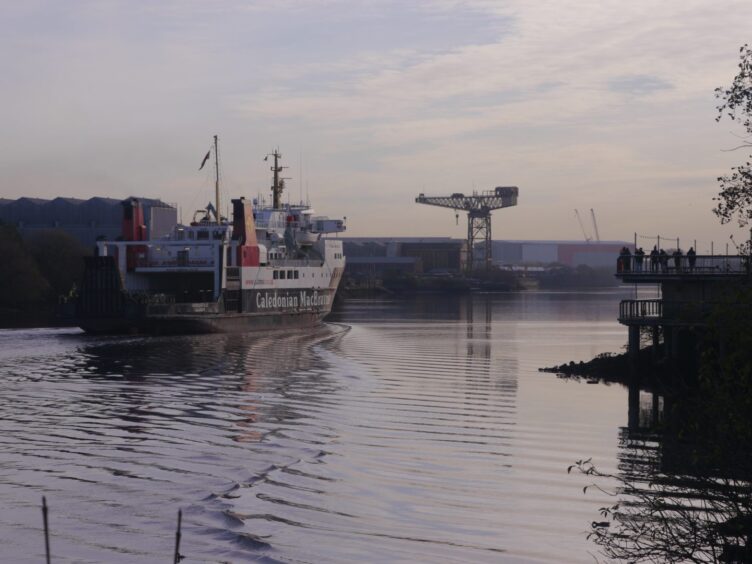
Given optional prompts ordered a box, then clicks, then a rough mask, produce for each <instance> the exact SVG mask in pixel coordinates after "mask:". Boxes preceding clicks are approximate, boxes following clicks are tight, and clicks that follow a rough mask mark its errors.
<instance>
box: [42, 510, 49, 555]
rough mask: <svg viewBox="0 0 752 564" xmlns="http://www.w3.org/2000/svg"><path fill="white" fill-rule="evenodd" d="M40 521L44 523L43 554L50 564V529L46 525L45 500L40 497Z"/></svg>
mask: <svg viewBox="0 0 752 564" xmlns="http://www.w3.org/2000/svg"><path fill="white" fill-rule="evenodd" d="M42 520H43V521H44V554H45V556H46V557H47V564H50V527H49V524H48V523H47V499H45V497H44V496H42Z"/></svg>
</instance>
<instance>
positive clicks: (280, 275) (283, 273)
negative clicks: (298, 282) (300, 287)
mask: <svg viewBox="0 0 752 564" xmlns="http://www.w3.org/2000/svg"><path fill="white" fill-rule="evenodd" d="M279 279H280V280H284V279H285V271H284V270H280V271H279Z"/></svg>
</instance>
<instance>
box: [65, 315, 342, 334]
mask: <svg viewBox="0 0 752 564" xmlns="http://www.w3.org/2000/svg"><path fill="white" fill-rule="evenodd" d="M327 313H328V312H312V311H304V312H296V313H267V314H261V313H222V314H214V315H211V314H204V315H175V316H170V315H164V316H153V317H144V318H136V319H128V318H125V317H99V318H89V319H86V318H84V319H78V326H79V327H81V329H83V330H84V331H86V332H87V333H91V334H96V335H118V334H120V335H122V334H146V335H181V334H199V333H240V332H251V331H273V330H276V329H294V328H305V327H312V326H314V325H317V324H318V323H321V321H322V320H323V319H324V317H325V316H326V315H327Z"/></svg>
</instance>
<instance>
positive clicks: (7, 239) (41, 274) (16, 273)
mask: <svg viewBox="0 0 752 564" xmlns="http://www.w3.org/2000/svg"><path fill="white" fill-rule="evenodd" d="M86 252H87V251H86V249H85V248H84V247H83V246H82V245H81V244H80V243H79V242H78V241H77V240H76V239H75V238H74V237H72V236H71V235H69V234H67V233H65V232H64V231H60V230H48V231H40V232H38V233H36V234H34V235H33V236H32V237H31V238H30V239H29V240H28V241H25V240H24V239H23V238H22V237H21V235H20V234H19V233H18V230H17V229H16V228H15V227H13V226H12V225H5V224H1V223H0V257H2V260H0V310H3V313H4V314H5V315H7V314H8V313H9V312H14V311H29V312H38V311H39V310H40V308H44V307H45V306H47V307H48V308H49V306H52V305H53V304H56V303H57V300H58V298H59V296H61V295H68V294H69V293H70V292H71V290H72V288H74V287H75V286H80V284H81V277H82V275H83V266H84V263H83V257H84V255H85V254H86Z"/></svg>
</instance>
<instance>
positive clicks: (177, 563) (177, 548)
mask: <svg viewBox="0 0 752 564" xmlns="http://www.w3.org/2000/svg"><path fill="white" fill-rule="evenodd" d="M182 521H183V510H182V509H178V530H177V532H176V533H175V558H174V559H173V561H172V562H173V564H180V561H181V560H182V559H183V557H182V556H180V526H181V524H182Z"/></svg>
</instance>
